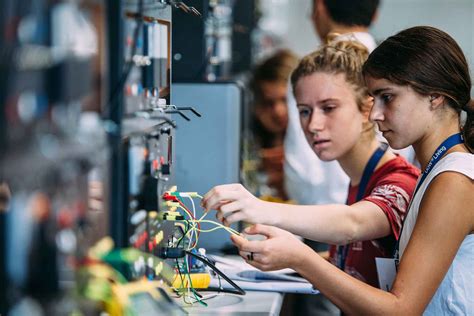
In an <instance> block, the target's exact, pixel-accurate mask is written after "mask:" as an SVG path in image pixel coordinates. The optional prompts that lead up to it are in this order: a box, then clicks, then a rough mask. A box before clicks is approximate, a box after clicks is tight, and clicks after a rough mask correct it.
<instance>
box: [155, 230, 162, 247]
mask: <svg viewBox="0 0 474 316" xmlns="http://www.w3.org/2000/svg"><path fill="white" fill-rule="evenodd" d="M162 240H163V231H162V230H160V232H159V233H158V234H156V235H155V243H156V244H157V245H158V244H159V243H160V242H161V241H162Z"/></svg>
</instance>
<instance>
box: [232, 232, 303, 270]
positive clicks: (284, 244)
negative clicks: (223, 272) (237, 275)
mask: <svg viewBox="0 0 474 316" xmlns="http://www.w3.org/2000/svg"><path fill="white" fill-rule="evenodd" d="M244 233H246V234H248V235H257V234H260V235H264V236H265V237H266V238H267V239H266V240H254V241H251V240H247V239H245V238H243V237H240V236H231V239H232V242H233V243H234V244H235V245H236V246H237V248H239V254H240V256H241V257H242V258H244V259H245V261H246V262H247V263H249V264H251V265H252V266H254V267H256V268H258V269H260V270H262V271H271V270H280V269H284V268H293V269H294V268H295V266H296V264H298V263H300V262H301V257H302V256H303V255H304V253H305V251H306V250H307V248H308V247H307V246H306V245H305V244H304V243H303V242H301V241H300V240H299V239H298V238H297V237H296V236H294V235H293V234H291V233H290V232H287V231H286V230H283V229H280V228H277V227H273V226H267V225H261V224H257V225H254V226H252V227H249V228H247V229H245V231H244Z"/></svg>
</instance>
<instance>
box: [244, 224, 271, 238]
mask: <svg viewBox="0 0 474 316" xmlns="http://www.w3.org/2000/svg"><path fill="white" fill-rule="evenodd" d="M278 230H279V229H278V228H276V227H273V226H268V225H262V224H255V225H252V226H250V227H247V228H246V229H245V230H244V233H246V234H249V235H264V236H266V237H267V238H270V237H274V236H275V235H276V234H277V232H278Z"/></svg>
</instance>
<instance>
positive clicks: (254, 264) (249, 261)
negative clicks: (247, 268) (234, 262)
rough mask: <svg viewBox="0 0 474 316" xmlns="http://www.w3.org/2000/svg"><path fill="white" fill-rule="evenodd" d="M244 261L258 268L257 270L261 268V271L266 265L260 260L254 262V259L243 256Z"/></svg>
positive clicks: (264, 269)
mask: <svg viewBox="0 0 474 316" xmlns="http://www.w3.org/2000/svg"><path fill="white" fill-rule="evenodd" d="M244 260H245V262H247V263H248V264H250V265H251V266H253V267H255V268H257V269H259V270H262V271H266V267H265V265H264V264H261V263H260V262H256V261H254V260H248V259H247V258H244Z"/></svg>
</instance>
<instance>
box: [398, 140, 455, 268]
mask: <svg viewBox="0 0 474 316" xmlns="http://www.w3.org/2000/svg"><path fill="white" fill-rule="evenodd" d="M462 143H464V139H463V137H462V134H461V133H457V134H454V135H451V136H449V137H448V138H446V139H445V140H444V141H443V142H442V143H441V145H439V146H438V148H436V150H435V152H434V154H433V156H432V157H431V159H430V162H429V163H428V165H427V166H426V168H425V171H423V173H422V174H421V177H420V178H419V179H418V182H417V183H416V187H415V191H413V195H412V198H411V200H410V204H409V205H408V208H407V214H406V216H405V220H406V218H407V216H408V212H409V211H410V207H411V204H412V202H413V200H414V198H415V195H416V193H417V192H418V190H419V189H420V187H421V185H422V184H423V182H424V181H425V179H426V177H427V176H428V174H429V173H430V172H431V170H433V168H434V166H436V164H437V163H438V162H439V161H440V160H441V158H443V156H444V155H445V154H446V152H447V151H448V150H450V149H451V148H452V147H454V146H456V145H459V144H462ZM405 220H404V221H403V224H402V228H401V229H400V234H399V235H398V240H397V244H396V246H395V253H394V255H393V257H394V258H395V263H396V265H397V266H398V262H399V260H400V251H399V250H400V239H401V238H402V233H403V228H405Z"/></svg>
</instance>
